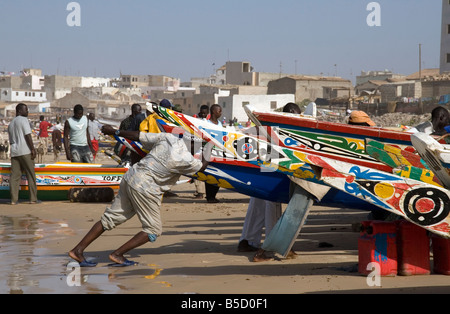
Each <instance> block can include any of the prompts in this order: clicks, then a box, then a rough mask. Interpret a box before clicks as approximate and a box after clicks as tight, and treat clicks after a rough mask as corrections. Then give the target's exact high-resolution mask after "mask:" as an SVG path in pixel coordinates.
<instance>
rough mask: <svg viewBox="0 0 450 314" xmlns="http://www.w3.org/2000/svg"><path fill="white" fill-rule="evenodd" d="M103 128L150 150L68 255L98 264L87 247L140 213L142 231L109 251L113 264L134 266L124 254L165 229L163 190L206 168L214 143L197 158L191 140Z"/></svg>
mask: <svg viewBox="0 0 450 314" xmlns="http://www.w3.org/2000/svg"><path fill="white" fill-rule="evenodd" d="M102 132H103V133H104V134H106V135H113V134H115V135H117V136H122V137H125V138H128V139H130V140H133V141H140V142H141V144H142V145H143V147H144V148H145V149H147V150H149V153H148V154H147V156H145V157H144V158H142V159H141V160H140V161H139V162H137V163H136V164H134V165H133V166H132V167H131V168H130V169H129V170H128V172H127V173H126V174H125V175H124V176H123V178H122V181H121V183H120V190H119V194H118V195H117V197H116V198H115V200H114V202H113V203H112V205H111V206H109V207H107V208H106V210H105V212H104V213H103V215H102V217H101V219H100V221H98V222H97V223H95V224H94V226H93V227H92V229H91V230H90V231H89V232H88V233H87V234H86V236H85V237H84V238H83V239H82V240H81V242H80V243H79V244H78V245H77V246H76V247H75V248H74V249H72V250H71V251H70V252H69V256H70V257H71V258H73V259H74V260H76V261H78V262H79V263H80V266H81V267H93V266H96V263H93V262H90V261H87V260H86V259H85V258H84V255H83V252H84V250H85V249H86V247H87V246H88V245H89V244H91V243H92V242H93V241H94V240H95V239H97V238H98V237H99V236H100V235H101V234H102V233H103V232H104V231H105V230H112V229H113V228H115V227H117V226H119V225H120V224H122V223H124V222H125V221H127V220H129V219H130V218H132V217H133V216H134V215H137V216H138V218H139V220H140V222H141V224H142V231H141V232H139V233H137V234H136V235H135V236H134V237H133V238H132V239H130V240H129V241H128V242H127V243H125V244H124V245H122V246H121V247H120V248H118V249H117V250H116V251H114V252H113V253H111V254H110V255H109V259H110V260H111V261H113V262H114V263H115V264H111V265H110V266H119V267H121V266H131V265H135V264H136V263H135V262H134V261H129V260H127V259H126V258H125V257H124V254H125V253H127V252H128V251H130V250H132V249H134V248H136V247H138V246H141V245H143V244H145V243H147V242H149V241H150V242H154V241H156V239H157V237H158V236H160V235H161V233H162V224H161V216H160V206H161V198H162V196H163V194H164V192H166V191H168V190H169V189H170V186H171V185H174V184H175V183H176V182H177V181H178V179H179V178H180V176H181V175H193V174H195V173H196V172H199V171H203V170H204V169H205V168H206V167H207V165H208V162H209V158H210V154H211V149H212V145H211V144H208V145H207V147H205V150H204V152H205V153H204V154H203V155H202V160H199V159H195V158H194V156H192V154H191V153H190V152H189V150H188V148H187V146H188V147H189V149H190V147H191V143H190V141H189V143H184V141H183V140H181V139H179V138H178V137H176V136H175V135H173V134H169V133H145V132H139V131H124V130H117V131H116V130H114V129H113V128H112V127H111V126H104V127H103V128H102ZM192 153H193V152H192Z"/></svg>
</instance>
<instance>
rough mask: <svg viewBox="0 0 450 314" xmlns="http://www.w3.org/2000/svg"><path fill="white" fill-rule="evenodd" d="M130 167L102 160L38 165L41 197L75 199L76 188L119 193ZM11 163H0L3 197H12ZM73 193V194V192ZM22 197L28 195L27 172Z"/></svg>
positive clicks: (0, 195)
mask: <svg viewBox="0 0 450 314" xmlns="http://www.w3.org/2000/svg"><path fill="white" fill-rule="evenodd" d="M127 170H128V169H127V168H125V167H121V166H117V167H116V166H108V165H102V164H81V163H80V164H78V163H55V164H37V165H36V166H35V173H36V183H37V193H38V199H40V200H68V199H71V198H72V199H76V197H74V196H73V193H72V194H71V192H74V191H75V190H83V189H92V190H91V191H92V192H94V190H95V191H98V190H100V189H101V190H102V191H105V190H107V191H109V192H113V193H116V192H117V191H118V189H119V185H120V181H121V180H122V176H123V175H124V174H125V172H126V171H127ZM10 177H11V164H9V163H2V164H0V198H1V199H9V198H10V194H9V179H10ZM71 195H72V196H71ZM109 195H111V193H109ZM19 197H20V198H21V199H28V182H27V178H26V176H25V175H23V176H22V179H21V182H20V192H19Z"/></svg>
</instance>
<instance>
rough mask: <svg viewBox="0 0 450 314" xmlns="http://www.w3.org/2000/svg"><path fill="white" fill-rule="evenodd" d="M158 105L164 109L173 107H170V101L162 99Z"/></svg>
mask: <svg viewBox="0 0 450 314" xmlns="http://www.w3.org/2000/svg"><path fill="white" fill-rule="evenodd" d="M159 105H160V106H161V107H164V108H167V109H173V105H172V103H171V102H170V100H168V99H163V100H161V102H160V103H159Z"/></svg>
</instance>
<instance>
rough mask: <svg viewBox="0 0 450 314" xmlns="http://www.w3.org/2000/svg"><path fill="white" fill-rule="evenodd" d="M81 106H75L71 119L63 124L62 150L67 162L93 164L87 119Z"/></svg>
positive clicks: (92, 149) (92, 151)
mask: <svg viewBox="0 0 450 314" xmlns="http://www.w3.org/2000/svg"><path fill="white" fill-rule="evenodd" d="M83 111H84V110H83V106H81V105H75V107H74V108H73V113H74V114H73V117H70V118H69V119H67V121H66V123H65V124H64V149H65V150H66V157H67V160H70V161H71V162H78V163H93V162H94V148H93V147H92V142H91V137H90V135H89V129H88V119H87V117H86V116H84V115H83Z"/></svg>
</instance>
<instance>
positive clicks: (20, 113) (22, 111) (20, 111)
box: [16, 103, 28, 117]
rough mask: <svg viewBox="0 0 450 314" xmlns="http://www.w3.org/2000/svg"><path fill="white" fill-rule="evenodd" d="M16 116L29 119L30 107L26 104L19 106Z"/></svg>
mask: <svg viewBox="0 0 450 314" xmlns="http://www.w3.org/2000/svg"><path fill="white" fill-rule="evenodd" d="M16 116H22V117H28V106H27V105H25V104H24V103H20V104H17V106H16Z"/></svg>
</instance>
